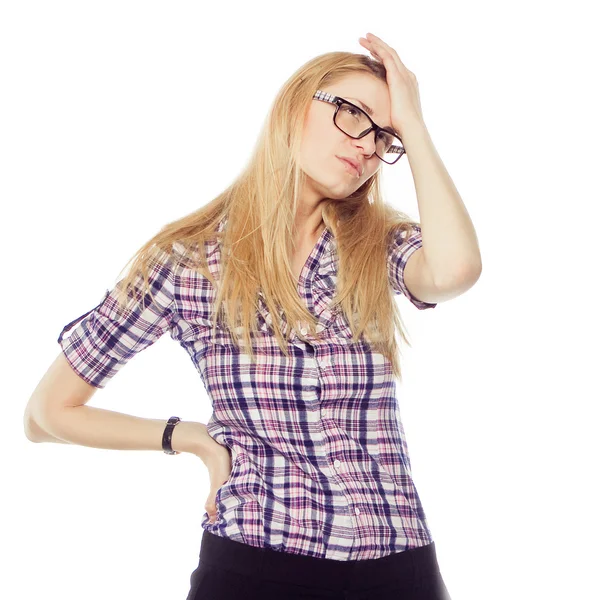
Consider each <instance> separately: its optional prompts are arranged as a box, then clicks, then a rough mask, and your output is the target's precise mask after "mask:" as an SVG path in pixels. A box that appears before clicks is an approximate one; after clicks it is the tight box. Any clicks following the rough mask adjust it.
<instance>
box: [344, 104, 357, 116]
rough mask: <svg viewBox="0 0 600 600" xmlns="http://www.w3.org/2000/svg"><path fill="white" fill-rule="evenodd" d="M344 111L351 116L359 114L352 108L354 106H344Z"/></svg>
mask: <svg viewBox="0 0 600 600" xmlns="http://www.w3.org/2000/svg"><path fill="white" fill-rule="evenodd" d="M344 110H345V111H346V112H347V113H349V114H351V115H352V116H358V115H359V114H360V112H359V111H358V110H357V109H356V108H354V106H348V105H347V104H346V105H344Z"/></svg>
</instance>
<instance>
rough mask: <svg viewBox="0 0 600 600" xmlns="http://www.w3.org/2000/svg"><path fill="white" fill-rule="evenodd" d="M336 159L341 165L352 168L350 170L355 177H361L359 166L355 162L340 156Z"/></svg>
mask: <svg viewBox="0 0 600 600" xmlns="http://www.w3.org/2000/svg"><path fill="white" fill-rule="evenodd" d="M337 158H338V159H339V160H341V161H342V162H343V163H345V164H347V165H349V166H350V167H352V170H353V171H354V172H355V174H356V175H361V172H360V166H359V164H358V163H357V162H356V161H355V160H352V159H351V158H342V157H341V156H338V157H337Z"/></svg>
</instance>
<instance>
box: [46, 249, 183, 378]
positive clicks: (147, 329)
mask: <svg viewBox="0 0 600 600" xmlns="http://www.w3.org/2000/svg"><path fill="white" fill-rule="evenodd" d="M143 281H144V280H143V278H142V277H141V276H138V277H137V279H136V280H135V285H134V288H133V290H132V289H130V291H129V293H128V304H127V306H126V307H122V306H120V305H119V304H118V302H117V286H115V287H114V288H113V289H112V290H107V291H106V293H105V294H104V298H103V299H102V301H101V302H100V304H98V306H96V307H94V308H93V309H91V310H90V311H88V312H86V313H84V314H83V315H81V316H80V317H78V318H77V319H75V320H74V321H71V322H70V323H68V324H67V325H65V327H64V328H63V330H62V331H61V333H60V335H59V337H58V343H59V344H60V347H61V349H62V351H63V354H64V356H65V358H66V359H67V361H68V362H69V364H70V365H71V367H72V368H73V370H74V371H75V372H76V373H77V374H78V375H79V376H80V377H81V378H82V379H83V380H84V381H86V382H87V383H89V384H90V385H93V386H94V387H97V388H104V387H105V386H106V384H107V383H108V381H109V380H110V379H111V378H112V377H114V375H115V374H116V373H117V372H118V371H119V369H121V368H122V367H123V366H124V365H125V364H126V363H127V362H128V361H129V360H130V359H131V358H132V357H133V356H135V355H136V354H137V353H138V352H141V351H142V350H144V349H145V348H147V347H148V346H150V345H152V344H153V343H154V342H155V341H156V340H158V339H159V338H160V337H161V336H162V335H163V334H164V333H165V332H166V331H168V330H169V328H170V327H171V320H172V312H173V303H174V285H173V273H172V268H171V263H170V261H169V259H168V255H167V254H166V253H164V252H163V253H161V254H160V255H156V257H153V258H152V259H151V260H150V262H149V267H148V284H149V289H150V290H151V292H152V297H151V296H150V294H149V293H148V292H146V293H145V294H144V295H143V296H142V294H141V290H142V284H143ZM119 283H120V282H119ZM117 285H118V284H117ZM73 327H75V328H74V329H73V330H72V332H71V333H70V335H69V336H68V337H64V334H65V333H66V332H67V331H69V330H71V329H72V328H73Z"/></svg>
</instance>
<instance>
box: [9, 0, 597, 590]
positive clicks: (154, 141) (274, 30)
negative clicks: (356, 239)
mask: <svg viewBox="0 0 600 600" xmlns="http://www.w3.org/2000/svg"><path fill="white" fill-rule="evenodd" d="M591 11H592V8H591V4H590V3H585V2H575V3H570V4H569V5H568V6H567V5H566V4H564V3H545V2H531V1H530V2H523V1H519V2H515V1H511V2H502V3H495V4H490V3H481V2H464V1H463V2H461V1H455V2H451V3H444V2H418V3H417V2H404V1H401V0H397V1H396V2H393V3H392V2H381V1H380V2H376V1H373V2H371V3H366V2H355V1H348V0H347V1H345V2H343V3H337V2H329V3H325V2H303V3H302V4H298V3H286V4H283V3H275V2H273V3H267V2H252V3H249V4H247V3H243V4H242V3H239V4H238V5H233V6H232V5H231V4H229V3H216V4H215V5H214V6H211V3H200V2H189V1H185V2H183V1H182V2H150V1H148V0H146V1H145V2H140V1H132V0H119V1H118V2H115V1H113V0H106V1H104V2H102V3H99V2H95V3H92V2H76V1H70V2H68V1H65V0H55V1H54V2H40V1H37V2H34V1H27V0H22V1H21V2H19V3H17V2H13V3H4V4H3V5H2V8H1V12H0V61H1V73H0V75H1V77H0V85H1V86H2V92H1V94H0V103H1V109H2V110H1V111H0V119H1V134H0V145H1V146H0V151H1V153H2V154H1V164H2V177H1V178H0V186H1V189H0V193H1V195H2V202H1V210H2V219H1V220H2V224H3V227H2V229H3V235H2V241H1V244H2V256H3V258H4V263H3V264H4V267H3V268H4V274H5V276H6V277H5V278H4V280H3V282H2V293H1V294H0V301H1V302H2V307H1V308H2V315H3V316H4V319H3V325H4V327H3V334H4V335H3V338H4V343H3V344H2V354H3V357H2V367H3V376H2V383H3V396H4V403H3V409H4V415H5V426H4V433H3V435H2V440H1V442H0V443H1V445H2V448H1V449H0V451H1V456H2V459H1V460H2V472H3V475H4V477H3V478H4V485H3V489H4V492H3V494H2V517H3V527H2V532H3V533H2V537H1V539H2V541H1V544H2V546H1V548H2V554H3V560H2V563H3V567H4V568H5V569H6V572H5V574H4V576H3V577H2V578H1V580H0V588H5V589H0V595H1V596H3V597H7V598H8V597H10V598H11V599H13V600H17V599H30V598H38V597H46V596H54V595H57V596H60V597H62V598H63V599H64V600H75V599H77V600H80V599H81V598H87V599H89V600H95V599H100V598H102V599H103V598H107V597H111V598H115V599H116V600H121V599H130V598H145V599H148V600H154V599H157V600H158V599H164V598H168V599H171V598H172V599H181V600H183V599H184V598H185V596H186V594H187V592H188V589H189V577H190V575H191V572H192V571H193V570H194V569H195V568H196V566H197V562H198V552H199V547H200V538H201V534H202V530H201V527H200V522H201V520H202V515H203V513H204V502H205V500H206V497H207V494H208V485H209V480H208V474H207V472H206V469H205V467H204V465H203V464H202V462H201V461H200V460H199V459H198V458H197V457H195V456H192V455H190V454H182V455H178V456H167V455H165V454H163V453H162V452H151V451H143V452H137V451H120V452H118V451H109V450H98V449H93V448H87V447H81V446H74V445H66V444H65V445H62V444H34V443H32V442H30V441H28V440H27V439H26V437H25V435H24V432H23V426H22V417H23V412H24V410H25V406H26V404H27V401H28V400H29V397H30V395H31V393H32V392H33V390H34V388H35V386H36V385H37V383H38V381H39V380H40V379H41V377H42V376H43V375H44V373H45V371H46V369H47V368H48V366H49V365H50V363H51V362H52V361H53V360H54V359H55V357H56V356H57V354H58V352H59V351H60V348H59V346H58V343H57V341H56V340H57V337H58V335H59V333H60V331H61V329H62V327H63V326H64V325H65V324H66V323H68V322H69V321H71V320H72V319H74V318H76V317H78V316H79V315H81V314H82V313H84V312H86V311H87V310H90V309H91V308H93V307H94V306H96V304H98V302H99V301H100V300H101V298H102V296H103V294H104V291H105V290H106V289H107V288H108V287H110V286H112V285H113V284H114V282H115V278H116V277H117V275H118V273H119V271H120V269H121V268H122V267H123V266H124V263H125V261H126V260H127V259H128V258H129V257H130V256H131V254H132V253H133V252H134V251H135V250H136V249H137V248H138V247H139V246H140V245H141V244H142V243H143V242H144V241H146V240H147V239H148V238H149V237H151V236H152V235H154V233H156V232H157V231H158V229H159V228H160V227H162V225H164V224H165V223H167V222H169V221H171V220H174V219H177V218H179V217H181V216H183V215H184V214H188V213H189V212H191V211H192V210H194V209H196V208H198V207H199V206H201V205H203V204H205V203H207V202H209V201H210V200H211V199H212V198H213V197H214V196H215V195H216V194H218V193H219V192H220V191H222V190H223V189H224V188H225V187H226V186H227V185H228V184H229V183H230V182H231V181H232V180H233V178H234V177H235V176H236V175H237V174H238V172H239V171H240V169H241V168H242V165H243V164H244V163H245V162H246V160H247V159H248V156H249V152H250V150H251V148H252V147H253V145H254V143H255V140H256V136H257V134H258V131H259V127H260V126H261V125H262V123H263V121H264V118H265V116H266V111H267V110H268V107H269V106H270V104H271V102H272V100H273V98H274V96H275V94H276V93H277V91H278V89H279V88H280V86H281V85H282V84H283V82H284V81H285V80H286V79H287V78H288V77H289V76H290V74H291V73H292V72H293V71H295V70H296V69H297V68H298V67H299V66H300V65H301V64H303V63H304V62H305V61H307V60H309V59H310V58H312V57H314V56H316V55H317V54H321V53H324V52H329V51H334V50H347V51H353V52H362V53H367V51H366V50H365V49H364V48H363V47H362V46H360V44H359V43H358V38H359V37H361V36H363V37H364V35H365V34H366V33H367V32H369V31H370V32H372V33H374V34H376V35H378V36H379V37H381V38H382V39H383V40H384V41H386V42H387V43H389V44H390V45H391V46H392V47H394V48H395V49H396V50H397V52H398V54H399V55H400V57H401V59H402V60H403V62H404V63H405V64H406V66H407V67H408V68H409V69H410V70H411V71H413V72H414V73H415V74H416V76H417V79H418V82H419V89H420V94H421V102H422V107H423V114H424V118H425V122H426V124H427V127H428V130H429V132H430V134H431V136H432V139H433V141H434V143H435V145H436V148H437V150H438V152H439V154H440V156H441V157H442V160H443V161H444V163H445V165H446V167H447V169H448V171H449V172H450V174H451V176H452V178H453V181H454V183H455V184H456V186H457V188H458V190H459V192H460V194H461V197H462V199H463V201H464V202H465V205H466V206H467V209H468V211H469V214H470V216H471V218H472V220H473V222H474V224H475V228H476V230H477V235H478V238H479V242H480V248H481V253H482V258H483V273H482V276H481V277H480V279H479V281H478V282H477V284H476V285H475V286H474V287H473V288H472V289H471V290H469V291H468V292H467V293H466V294H464V295H462V296H460V297H459V298H456V299H454V300H452V301H450V302H447V303H442V304H440V305H439V306H438V307H437V308H436V309H434V310H428V311H418V310H417V309H416V308H415V307H413V306H412V305H411V304H410V303H409V302H408V300H407V299H405V298H403V297H399V298H398V302H400V306H401V309H403V315H404V320H405V323H406V325H407V327H408V331H409V334H410V339H411V341H412V344H413V346H412V348H408V347H405V348H404V351H403V354H404V356H405V361H404V363H403V371H404V384H403V385H402V387H401V388H399V392H398V394H399V402H400V407H401V408H400V410H401V415H402V420H403V423H404V427H405V429H406V434H407V439H408V445H409V452H410V456H411V460H412V465H413V472H414V477H415V482H416V485H417V489H418V490H419V493H420V495H421V499H422V501H423V505H424V509H425V512H426V514H427V517H428V522H429V525H430V527H431V529H432V533H433V536H434V539H435V542H436V547H437V551H438V560H439V563H440V567H441V571H442V574H443V577H444V580H445V581H446V584H447V586H448V589H449V591H450V594H451V595H452V598H453V600H482V599H483V598H485V599H486V600H496V599H498V600H506V598H511V599H512V600H521V599H523V600H525V599H527V600H530V599H532V598H544V599H545V600H550V599H554V598H556V599H558V598H583V597H585V598H592V597H594V598H600V589H599V586H598V583H597V581H596V580H595V579H594V578H593V577H592V573H593V572H594V571H595V570H596V567H597V564H598V558H599V556H598V550H597V537H598V533H599V528H598V517H597V507H598V505H599V504H600V502H599V498H598V493H597V491H596V490H597V486H596V484H597V481H596V480H597V473H598V458H599V456H598V450H597V439H598V434H597V427H598V425H597V423H598V421H597V419H596V418H594V416H595V413H596V410H597V406H598V400H600V393H599V391H598V383H597V379H596V376H594V373H595V372H596V373H597V369H595V367H597V364H598V359H599V353H598V345H597V340H596V338H597V335H598V333H599V329H600V328H599V323H598V310H597V307H596V304H597V302H598V287H597V282H596V279H597V277H598V266H597V263H598V258H599V252H598V246H597V240H598V237H597V228H598V216H599V211H598V203H599V200H600V197H599V196H600V194H599V185H598V179H597V173H598V162H599V158H600V156H599V152H598V147H597V139H598V134H599V133H600V132H599V129H600V128H599V126H598V125H599V119H598V106H599V105H600V98H599V97H598V96H599V94H598V60H597V56H598V51H599V50H600V48H599V47H598V42H597V39H598V38H597V35H596V33H597V31H596V29H597V27H596V26H595V21H594V20H593V19H592V12H591ZM594 40H596V41H594ZM241 102H244V103H245V108H244V114H245V115H246V119H245V120H237V121H233V120H232V119H231V116H230V114H231V111H232V110H234V109H235V108H236V107H239V106H240V103H241ZM234 131H236V132H237V136H236V135H233V132H234ZM227 140H229V141H230V143H233V144H235V146H237V148H238V151H237V152H236V153H235V154H234V153H231V152H225V153H224V152H223V151H222V150H221V149H222V148H223V144H224V142H225V141H227ZM384 192H385V194H386V198H387V199H388V200H389V201H390V202H393V203H395V204H396V205H397V206H398V207H399V208H401V209H403V210H405V211H406V212H408V213H409V214H410V215H411V216H413V217H414V218H418V216H419V215H418V207H417V202H416V195H415V189H414V185H413V181H412V176H411V172H410V168H409V164H408V162H407V161H406V160H404V161H403V162H402V163H401V165H400V166H398V167H396V168H391V169H387V170H385V176H384ZM150 374H151V375H150ZM149 375H150V376H149ZM90 405H91V406H98V407H103V408H107V409H111V410H117V411H120V412H125V413H130V414H135V415H138V416H142V417H149V418H155V419H156V418H164V419H165V420H166V419H167V418H168V417H169V416H171V415H178V416H180V417H181V418H182V419H185V420H194V421H201V422H204V423H206V422H207V421H208V419H209V417H210V414H211V409H210V403H209V400H208V396H207V394H206V392H205V390H204V388H203V385H202V382H201V380H200V377H199V375H198V374H197V373H196V371H195V370H194V367H193V364H192V363H191V362H190V360H189V358H188V357H187V354H186V353H185V352H184V350H183V349H182V348H180V347H179V345H178V344H176V343H175V342H173V340H171V338H170V337H169V336H168V335H167V336H163V338H161V339H160V340H159V341H158V342H157V343H156V344H155V345H154V346H152V347H150V348H149V349H148V350H147V351H145V352H143V353H141V354H140V355H138V356H136V357H135V358H133V359H132V360H131V361H130V363H129V364H128V365H127V366H126V367H125V368H124V369H123V370H122V371H121V372H120V373H119V374H118V375H117V376H116V377H115V378H114V379H113V380H112V381H111V382H110V383H109V385H108V386H107V389H106V390H101V391H98V392H97V393H96V394H95V396H94V398H93V399H92V400H91V402H90Z"/></svg>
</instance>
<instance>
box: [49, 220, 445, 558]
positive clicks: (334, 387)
mask: <svg viewBox="0 0 600 600" xmlns="http://www.w3.org/2000/svg"><path fill="white" fill-rule="evenodd" d="M224 226H225V221H222V222H221V223H220V225H219V230H222V228H223V227H224ZM401 236H402V237H401ZM401 236H400V235H398V236H397V239H395V240H394V241H393V243H392V244H391V246H390V249H389V252H388V259H387V264H388V273H389V281H390V285H391V287H392V289H393V291H394V294H395V295H400V294H403V295H405V296H406V297H407V298H408V299H409V300H410V301H411V302H412V304H414V305H415V306H416V307H417V308H418V309H426V308H433V307H435V306H436V304H431V303H427V302H422V301H420V300H418V299H417V298H415V297H413V296H412V295H411V294H410V292H409V291H408V289H407V288H406V286H405V284H404V280H403V270H404V266H405V264H406V261H407V260H408V258H409V257H410V256H411V255H412V253H413V252H414V251H415V250H417V249H418V248H420V247H421V246H422V238H421V228H420V227H416V230H415V232H414V233H413V235H412V236H411V237H410V239H408V240H405V234H404V233H402V234H401ZM206 251H207V260H208V268H209V270H210V272H211V273H212V274H213V275H214V276H215V277H216V278H218V270H219V264H220V260H219V259H220V247H219V244H218V242H217V241H211V242H206ZM166 264H167V263H166V262H165V263H164V264H161V263H160V262H158V263H156V264H153V265H152V267H151V269H150V275H149V281H150V283H151V285H152V290H153V294H154V302H148V303H146V302H144V303H140V304H139V305H138V308H137V309H136V308H134V309H133V310H128V311H127V312H126V313H124V312H123V311H121V310H119V309H118V306H117V303H116V299H115V295H114V289H113V290H112V291H107V292H106V294H105V296H104V298H103V300H102V302H101V303H100V304H99V305H98V306H96V307H95V308H94V309H92V310H91V311H89V312H87V313H85V314H84V315H82V316H81V317H79V318H78V319H76V320H75V321H72V322H71V323H69V324H68V325H66V326H65V328H64V329H63V331H62V332H61V334H60V337H59V339H58V342H59V344H60V346H61V348H62V350H63V352H64V354H65V356H66V358H67V360H68V361H69V363H70V364H71V366H72V367H73V369H74V370H75V372H76V373H78V375H79V376H80V377H81V378H82V379H84V380H85V381H87V382H88V383H89V384H91V385H93V386H95V387H98V388H104V387H105V385H106V384H107V383H108V381H109V380H110V379H111V378H112V377H113V376H114V375H115V374H116V373H117V372H118V370H119V369H121V368H122V367H123V366H124V365H125V364H126V363H127V361H128V360H129V359H131V358H132V357H133V356H134V355H135V354H137V353H138V352H140V351H141V350H144V349H145V348H147V347H148V346H150V345H151V344H153V343H154V342H155V341H156V340H157V339H158V338H159V337H160V336H161V335H163V334H164V333H165V332H167V331H169V333H170V335H171V338H173V339H174V340H177V341H178V342H179V344H180V345H181V346H182V347H183V348H184V349H185V350H186V352H187V353H188V354H189V356H190V358H191V359H192V362H193V363H194V365H195V367H196V369H197V370H198V373H199V374H200V377H201V378H202V381H203V382H204V386H205V389H206V391H207V394H208V396H209V398H210V401H211V404H212V408H213V413H212V416H211V417H210V419H209V422H208V423H207V428H208V433H209V435H210V436H211V437H212V438H213V439H214V440H216V441H217V442H218V443H220V444H223V445H225V446H227V447H228V448H229V450H230V452H231V459H232V470H231V474H230V476H229V478H228V479H227V481H226V482H225V483H224V484H223V485H222V486H221V487H220V488H219V489H218V491H217V493H216V506H217V516H218V518H217V520H216V521H215V523H210V522H209V521H208V514H207V513H206V512H205V513H204V518H203V521H202V528H203V529H207V530H208V531H210V532H211V533H213V534H215V535H218V536H221V537H225V538H230V539H232V540H235V541H238V542H242V543H246V544H249V545H252V546H256V547H263V548H271V549H274V550H278V551H283V552H290V553H295V554H305V555H310V556H315V557H321V558H329V559H335V560H341V561H347V560H362V559H373V558H379V557H383V556H386V555H388V554H391V553H395V552H402V551H403V550H407V549H410V548H415V547H417V546H423V545H426V544H429V543H431V542H432V541H433V539H432V535H431V533H430V530H429V528H428V525H427V521H426V518H425V514H424V511H423V508H422V506H421V501H420V499H419V495H418V493H417V490H416V488H415V485H414V482H413V478H412V473H411V464H410V460H409V455H408V449H407V446H406V441H405V434H404V428H403V426H402V422H401V420H400V415H399V411H398V402H397V399H396V387H395V379H394V378H393V376H392V372H391V365H390V362H389V360H387V359H386V358H385V357H384V356H383V355H382V354H380V353H376V352H374V351H372V350H371V349H370V347H369V346H368V345H367V344H366V343H365V342H363V341H359V342H352V341H351V337H352V333H351V330H350V327H349V324H348V322H347V320H346V319H345V318H344V316H343V313H341V311H340V310H339V309H335V310H334V311H331V310H330V309H329V303H330V301H331V299H332V297H333V295H334V291H335V286H336V272H337V253H336V244H335V238H334V237H333V234H332V233H331V232H330V230H329V229H328V228H326V229H324V230H323V232H322V234H321V236H320V238H319V241H318V242H317V244H316V245H315V246H314V248H313V250H312V252H311V254H310V256H309V257H308V259H307V260H306V263H305V265H304V267H303V269H302V272H301V274H300V278H299V281H298V290H299V292H300V294H301V296H302V298H303V299H304V301H305V303H306V305H307V307H308V309H309V310H310V311H311V312H312V313H313V314H314V315H315V316H316V317H317V318H318V326H317V331H319V332H321V333H322V335H323V337H324V339H321V340H317V339H315V338H311V337H310V336H308V337H305V339H306V340H307V341H303V340H302V339H301V338H299V337H298V336H297V335H296V333H295V332H294V333H293V334H292V336H293V337H292V341H291V344H290V357H289V358H286V356H285V355H284V354H283V353H282V352H281V350H280V349H279V347H278V345H277V342H276V340H275V337H274V335H272V330H270V327H269V325H270V324H271V323H272V321H271V315H269V314H268V311H267V309H266V307H265V305H264V301H263V298H262V297H261V295H260V294H259V311H258V319H259V334H258V335H257V337H256V363H254V364H253V363H251V362H250V359H249V357H248V355H247V354H246V353H245V352H244V346H243V341H241V342H240V344H241V346H240V348H236V346H235V345H234V344H233V340H232V339H231V337H230V335H229V334H228V332H227V331H226V330H224V329H222V328H221V327H217V335H216V338H215V339H213V338H212V336H211V333H212V331H211V329H212V320H211V318H210V307H211V303H212V302H213V300H214V296H215V291H214V288H213V286H212V284H211V283H210V282H209V281H208V279H207V278H206V277H204V276H202V275H200V274H199V273H196V272H194V271H193V270H192V269H191V268H190V267H187V268H186V267H185V266H182V265H179V266H177V267H173V268H171V267H167V266H166ZM148 298H149V296H148ZM77 322H79V324H78V325H77V327H76V328H75V329H74V330H73V331H72V333H71V335H70V336H69V337H68V338H63V334H64V333H65V331H66V330H67V329H70V328H71V327H72V326H73V325H74V324H76V323H77ZM305 331H306V329H304V328H303V329H302V330H301V333H302V334H303V335H304V334H305Z"/></svg>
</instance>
